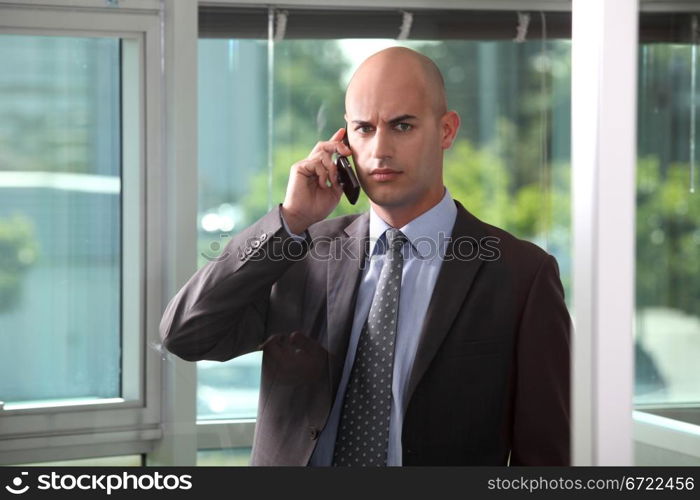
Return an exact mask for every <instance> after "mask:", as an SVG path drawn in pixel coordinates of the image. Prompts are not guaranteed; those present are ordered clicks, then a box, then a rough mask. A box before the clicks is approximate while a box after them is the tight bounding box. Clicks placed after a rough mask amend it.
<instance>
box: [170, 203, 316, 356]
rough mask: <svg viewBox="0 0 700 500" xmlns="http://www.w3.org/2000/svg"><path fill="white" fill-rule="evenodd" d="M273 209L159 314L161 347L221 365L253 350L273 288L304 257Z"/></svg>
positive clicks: (301, 243)
mask: <svg viewBox="0 0 700 500" xmlns="http://www.w3.org/2000/svg"><path fill="white" fill-rule="evenodd" d="M279 210H280V206H279V205H278V206H277V207H275V208H274V209H273V210H271V211H270V212H269V213H268V214H266V215H265V216H263V217H262V218H261V219H260V220H258V221H257V222H255V223H254V224H252V225H251V226H250V227H248V228H246V229H245V230H243V231H242V232H241V233H239V234H237V235H236V236H234V237H233V238H232V239H231V241H230V242H229V243H228V244H227V245H226V247H225V248H224V250H223V252H222V253H221V256H219V257H218V258H217V259H215V260H213V261H211V262H209V263H207V264H206V265H205V266H203V267H202V268H201V269H199V270H198V271H197V272H196V273H195V274H194V275H193V276H192V277H191V278H190V279H189V281H188V282H187V283H186V284H185V285H184V286H183V287H182V288H181V289H180V291H179V292H178V293H177V295H175V296H174V297H173V298H172V300H171V301H170V303H169V304H168V306H167V307H166V309H165V312H164V313H163V317H162V319H161V322H160V336H161V339H162V341H163V345H164V347H165V348H166V349H167V350H168V351H170V352H172V353H174V354H176V355H177V356H179V357H180V358H182V359H184V360H187V361H199V360H202V359H209V360H215V361H225V360H228V359H231V358H233V357H236V356H240V355H242V354H246V353H248V352H252V351H255V350H258V349H259V346H260V344H262V343H263V342H264V340H265V338H266V317H267V313H268V307H269V299H270V292H271V289H272V286H273V284H274V283H275V282H276V281H278V280H279V279H280V278H281V277H282V276H283V275H284V273H285V272H286V271H287V270H289V268H290V267H291V266H293V265H294V264H295V262H298V261H300V260H301V259H302V258H303V256H304V255H305V254H306V252H307V251H308V245H309V236H308V232H307V233H306V239H305V240H300V239H299V238H294V237H292V236H290V234H289V233H288V232H287V231H286V230H285V229H284V227H283V225H282V220H281V217H280V211H279Z"/></svg>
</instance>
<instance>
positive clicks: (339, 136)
mask: <svg viewBox="0 0 700 500" xmlns="http://www.w3.org/2000/svg"><path fill="white" fill-rule="evenodd" d="M344 134H345V128H344V127H343V128H339V129H338V130H337V132H336V133H335V134H333V135H332V136H331V138H330V139H329V141H331V142H335V141H339V140H341V139H342V138H343V135H344Z"/></svg>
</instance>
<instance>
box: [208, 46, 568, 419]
mask: <svg viewBox="0 0 700 500" xmlns="http://www.w3.org/2000/svg"><path fill="white" fill-rule="evenodd" d="M391 45H397V42H396V41H394V40H386V39H384V40H366V39H363V40H360V39H348V40H285V41H282V42H279V43H275V45H274V65H273V67H272V74H269V73H268V69H267V56H268V53H267V42H266V41H263V40H200V41H199V85H200V87H199V105H200V115H199V134H200V135H199V137H200V139H199V140H200V143H199V155H200V156H199V179H200V184H199V186H200V187H199V190H200V191H199V219H198V223H199V226H198V234H199V239H198V248H199V256H200V259H199V264H200V266H201V265H204V264H205V263H206V262H208V261H209V260H214V259H216V258H217V256H218V255H219V253H220V251H221V249H222V248H223V246H224V245H225V243H227V241H228V238H230V236H231V235H232V234H235V233H236V232H237V231H239V230H241V229H243V228H245V227H247V226H248V225H249V224H251V223H252V222H254V221H255V220H257V219H258V218H260V217H261V216H262V215H264V214H265V213H266V212H268V211H269V210H270V208H271V207H272V206H273V205H275V204H277V203H280V202H282V201H283V199H284V194H285V190H286V185H287V180H288V176H289V169H290V166H291V165H292V164H293V163H295V162H297V161H299V160H300V159H303V158H305V157H306V156H307V155H308V153H309V151H310V150H311V149H312V148H313V146H314V145H315V143H316V142H317V141H319V140H327V139H328V138H329V137H330V136H331V135H332V133H333V132H335V131H336V130H337V129H338V128H339V127H341V126H343V125H344V124H345V122H344V118H343V115H344V94H345V87H346V85H347V82H348V80H349V78H350V76H351V75H352V73H353V71H354V69H355V68H356V67H357V65H358V64H359V63H360V62H361V61H362V60H363V59H364V58H365V57H367V56H369V55H370V54H372V53H374V52H376V51H378V50H380V49H382V48H385V47H388V46H391ZM404 45H407V46H410V47H411V48H414V49H416V50H419V51H421V52H423V53H425V54H426V55H428V56H430V57H431V58H433V59H434V60H435V61H436V63H437V64H438V66H439V67H440V68H441V70H442V72H443V74H444V76H445V80H446V86H447V91H448V97H449V105H450V107H451V108H453V109H455V110H457V111H458V112H459V114H460V115H461V117H462V126H461V129H460V133H459V136H458V139H457V141H456V142H455V144H454V145H453V146H452V149H451V150H450V151H448V153H447V155H446V158H445V166H444V179H445V184H446V186H447V187H448V189H449V190H450V192H451V194H452V196H453V197H454V198H455V199H457V200H459V201H461V202H462V203H463V204H464V206H465V207H466V208H467V209H468V210H470V211H471V212H472V213H474V214H475V215H476V216H478V217H480V218H482V219H483V220H485V221H486V222H488V223H491V224H494V225H497V226H500V227H503V228H504V229H506V230H508V231H511V232H512V233H514V234H515V235H517V236H519V237H521V238H526V239H529V240H531V241H533V242H535V243H537V244H539V245H540V246H542V247H543V248H545V249H546V250H548V251H549V252H550V253H552V254H554V255H555V256H556V258H557V260H558V262H559V266H560V271H561V276H562V281H563V283H564V286H565V290H566V294H567V299H570V293H569V289H570V283H571V279H570V275H571V271H570V270H571V250H570V247H571V242H570V236H571V230H570V208H569V207H570V180H569V172H570V137H569V136H570V42H568V41H542V40H535V41H531V42H525V43H513V42H512V41H511V40H504V41H491V42H479V41H459V40H451V41H422V42H418V41H416V42H410V43H406V44H404ZM268 77H270V78H272V89H273V94H272V95H271V96H269V95H268V85H269V82H268ZM270 107H271V108H270ZM269 109H271V112H272V117H273V120H272V123H268V121H267V118H266V117H267V116H268V110H269ZM268 144H271V145H272V151H268ZM268 153H270V154H269V155H268ZM368 209H369V203H368V200H367V198H366V196H365V195H364V194H361V195H360V201H358V203H357V205H354V206H353V205H350V204H349V202H348V201H347V200H346V199H345V198H343V199H342V201H341V203H340V204H339V205H338V207H337V208H336V210H335V211H334V212H333V213H332V214H331V217H333V216H337V215H343V214H346V213H356V212H358V211H364V210H368ZM251 356H255V357H250V358H247V359H245V360H244V359H243V358H241V359H240V360H232V361H228V362H225V363H218V362H200V363H199V374H200V382H199V392H198V410H199V417H200V418H230V416H231V415H234V414H235V415H240V416H247V417H254V416H255V413H256V407H255V406H253V405H252V404H251V405H250V406H247V405H248V403H244V401H249V400H248V399H247V398H248V396H247V392H246V391H247V389H246V388H248V387H251V386H249V385H248V384H249V382H250V380H252V379H253V377H252V375H251V374H250V373H249V372H248V371H247V370H249V369H250V370H251V371H252V367H253V366H254V365H253V360H254V361H255V363H259V360H260V357H259V353H256V354H254V355H251ZM237 363H241V364H240V365H237ZM244 366H245V368H243V367H244ZM233 367H236V368H233ZM255 368H256V370H257V371H258V375H257V377H259V365H255ZM218 370H220V371H221V372H222V374H221V375H217V376H214V374H213V372H214V371H218ZM239 373H240V375H239ZM238 377H241V378H240V379H239V378H238ZM214 379H216V380H217V381H218V382H222V383H223V384H224V385H219V386H217V385H216V384H215V383H214V382H212V380H214ZM218 382H217V383H218ZM226 391H229V393H230V394H229V393H227V392H226ZM244 394H245V395H244ZM250 401H252V399H251V400H250ZM217 408H218V409H217Z"/></svg>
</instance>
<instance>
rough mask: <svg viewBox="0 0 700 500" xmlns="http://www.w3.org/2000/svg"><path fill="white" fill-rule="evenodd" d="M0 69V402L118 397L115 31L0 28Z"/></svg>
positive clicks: (117, 64)
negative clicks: (38, 32)
mask: <svg viewBox="0 0 700 500" xmlns="http://www.w3.org/2000/svg"><path fill="white" fill-rule="evenodd" d="M0 67H2V68H3V69H2V71H1V72H0V262H1V264H0V332H1V333H0V335H1V336H2V350H0V400H3V401H5V403H6V408H11V407H12V406H13V404H22V405H31V404H37V405H39V404H42V403H52V404H53V403H55V404H58V403H60V402H67V401H90V400H94V399H95V398H111V397H118V396H119V395H120V391H121V389H120V351H121V345H120V311H121V302H120V279H121V268H120V258H121V246H120V245H121V239H120V231H121V229H120V226H121V217H120V201H121V197H120V194H121V181H120V171H121V159H120V147H121V146H120V141H121V139H120V42H119V39H114V38H69V37H42V36H19V35H0ZM18 374H21V375H18Z"/></svg>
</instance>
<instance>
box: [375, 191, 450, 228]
mask: <svg viewBox="0 0 700 500" xmlns="http://www.w3.org/2000/svg"><path fill="white" fill-rule="evenodd" d="M443 196H445V186H443V185H442V184H441V185H440V186H439V188H436V189H434V190H432V191H430V192H429V193H428V194H427V196H425V197H423V199H422V200H420V201H419V202H418V203H415V204H413V205H409V206H396V207H391V206H381V205H377V204H376V203H373V202H371V201H370V204H371V205H372V209H374V211H375V212H376V213H377V215H379V217H381V218H382V219H383V220H384V221H385V222H386V223H387V224H389V225H390V226H391V227H395V228H397V229H398V228H400V227H403V226H405V225H406V224H408V223H409V222H411V221H412V220H413V219H415V218H417V217H419V216H421V215H422V214H424V213H425V212H427V211H428V210H430V209H431V208H433V207H434V206H435V205H437V204H438V203H440V201H441V200H442V197H443Z"/></svg>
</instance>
